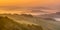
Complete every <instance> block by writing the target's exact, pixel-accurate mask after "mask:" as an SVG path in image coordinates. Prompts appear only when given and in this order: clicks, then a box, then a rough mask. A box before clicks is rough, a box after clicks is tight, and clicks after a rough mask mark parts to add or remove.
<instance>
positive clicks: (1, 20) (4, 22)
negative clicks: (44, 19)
mask: <svg viewBox="0 0 60 30" xmlns="http://www.w3.org/2000/svg"><path fill="white" fill-rule="evenodd" d="M0 30H43V29H42V27H41V26H39V25H34V24H32V25H30V24H20V23H18V22H15V21H14V20H12V19H10V18H8V17H2V16H0Z"/></svg>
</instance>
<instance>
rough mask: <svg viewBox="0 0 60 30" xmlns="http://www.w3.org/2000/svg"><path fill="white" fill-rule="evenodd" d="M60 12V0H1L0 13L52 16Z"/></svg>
mask: <svg viewBox="0 0 60 30" xmlns="http://www.w3.org/2000/svg"><path fill="white" fill-rule="evenodd" d="M59 11H60V0H0V13H1V14H2V13H12V14H13V13H17V14H20V13H27V14H28V13H30V14H34V15H39V14H50V13H55V12H59Z"/></svg>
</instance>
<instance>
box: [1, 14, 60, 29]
mask: <svg viewBox="0 0 60 30" xmlns="http://www.w3.org/2000/svg"><path fill="white" fill-rule="evenodd" d="M0 16H7V17H8V18H10V19H13V21H14V22H16V23H17V24H23V26H21V27H24V28H26V27H25V26H26V24H29V25H32V24H33V25H35V26H38V27H39V28H37V27H36V28H35V27H34V26H33V27H34V28H32V27H29V28H32V29H28V30H41V29H42V30H60V22H58V21H50V20H49V21H48V20H44V19H42V18H40V17H34V16H32V15H30V14H29V15H26V14H22V15H17V14H14V15H10V14H5V15H0ZM6 21H7V20H6ZM40 26H41V27H40ZM18 27H20V25H19V26H18ZM40 28H41V29H40ZM26 29H27V28H26ZM24 30H25V29H24Z"/></svg>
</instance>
